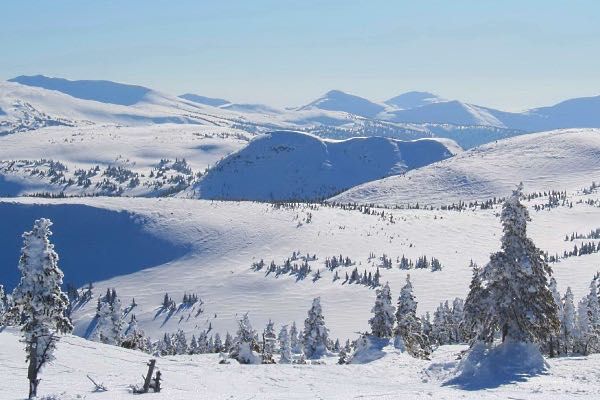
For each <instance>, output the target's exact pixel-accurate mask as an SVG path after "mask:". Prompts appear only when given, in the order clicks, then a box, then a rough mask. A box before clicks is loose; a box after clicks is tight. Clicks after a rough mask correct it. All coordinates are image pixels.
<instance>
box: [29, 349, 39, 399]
mask: <svg viewBox="0 0 600 400" xmlns="http://www.w3.org/2000/svg"><path fill="white" fill-rule="evenodd" d="M37 374H38V367H37V343H36V342H33V343H31V344H30V345H29V367H28V369H27V379H29V398H30V399H33V398H34V397H36V396H37V387H38V384H39V383H40V380H39V379H38V377H37Z"/></svg>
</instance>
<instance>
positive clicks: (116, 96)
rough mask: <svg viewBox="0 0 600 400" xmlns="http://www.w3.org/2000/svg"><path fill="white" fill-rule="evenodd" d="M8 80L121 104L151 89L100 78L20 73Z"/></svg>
mask: <svg viewBox="0 0 600 400" xmlns="http://www.w3.org/2000/svg"><path fill="white" fill-rule="evenodd" d="M8 81H9V82H16V83H20V84H22V85H26V86H33V87H38V88H43V89H48V90H55V91H58V92H61V93H65V94H68V95H69V96H72V97H75V98H78V99H83V100H94V101H98V102H100V103H109V104H118V105H122V106H132V105H134V104H137V103H140V102H144V101H146V100H147V99H148V98H149V97H150V96H151V95H152V90H151V89H148V88H146V87H143V86H137V85H127V84H124V83H117V82H112V81H102V80H97V81H93V80H81V81H70V80H68V79H62V78H49V77H47V76H44V75H35V76H25V75H21V76H17V77H16V78H13V79H9V80H8Z"/></svg>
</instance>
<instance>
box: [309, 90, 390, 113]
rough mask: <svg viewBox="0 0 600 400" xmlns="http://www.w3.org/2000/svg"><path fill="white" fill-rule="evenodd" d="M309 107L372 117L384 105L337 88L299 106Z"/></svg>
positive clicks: (380, 110)
mask: <svg viewBox="0 0 600 400" xmlns="http://www.w3.org/2000/svg"><path fill="white" fill-rule="evenodd" d="M311 108H318V109H321V110H327V111H342V112H347V113H350V114H355V115H359V116H361V117H366V118H373V117H375V116H376V115H377V114H379V113H380V112H382V111H384V110H385V107H384V106H383V105H382V104H377V103H374V102H372V101H370V100H367V99H365V98H363V97H360V96H356V95H353V94H349V93H346V92H343V91H341V90H337V89H334V90H330V91H328V92H327V93H325V94H324V95H323V96H321V97H319V98H318V99H316V100H314V101H312V102H310V103H309V104H307V105H305V106H303V107H300V110H306V109H311Z"/></svg>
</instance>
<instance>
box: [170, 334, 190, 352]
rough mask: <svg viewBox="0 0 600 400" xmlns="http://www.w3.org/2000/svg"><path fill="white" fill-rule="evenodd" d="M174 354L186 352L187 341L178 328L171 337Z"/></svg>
mask: <svg viewBox="0 0 600 400" xmlns="http://www.w3.org/2000/svg"><path fill="white" fill-rule="evenodd" d="M173 348H174V350H175V354H187V352H188V343H187V339H186V337H185V333H184V332H183V330H181V329H179V330H178V331H177V333H176V334H175V336H174V338H173Z"/></svg>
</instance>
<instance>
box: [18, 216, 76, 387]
mask: <svg viewBox="0 0 600 400" xmlns="http://www.w3.org/2000/svg"><path fill="white" fill-rule="evenodd" d="M50 226H52V222H51V221H50V220H48V219H45V218H42V219H39V220H36V221H35V223H34V225H33V230H32V231H30V232H25V233H24V234H23V248H22V249H21V258H20V259H19V271H20V272H21V280H20V282H19V284H18V286H17V287H16V288H15V290H14V292H13V301H14V304H15V306H16V307H17V308H18V311H19V313H20V314H21V316H22V322H23V325H22V328H21V332H23V336H24V342H25V346H26V352H27V361H28V362H29V368H28V370H27V378H28V379H29V398H33V397H35V396H37V388H38V384H39V382H40V379H39V378H38V374H39V372H40V370H41V368H42V367H43V366H44V365H45V364H46V363H47V362H49V361H52V360H53V359H54V350H55V348H56V342H57V341H58V339H59V336H58V335H59V334H63V333H69V332H71V331H72V330H73V326H72V325H71V322H70V321H69V319H68V318H67V317H66V315H65V314H66V311H67V309H68V307H69V300H68V298H67V295H66V294H65V293H63V291H62V290H61V285H62V280H63V272H62V271H61V270H60V268H59V267H58V255H57V254H56V252H55V251H54V245H52V243H50V240H49V236H50V235H52V232H51V231H50Z"/></svg>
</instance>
